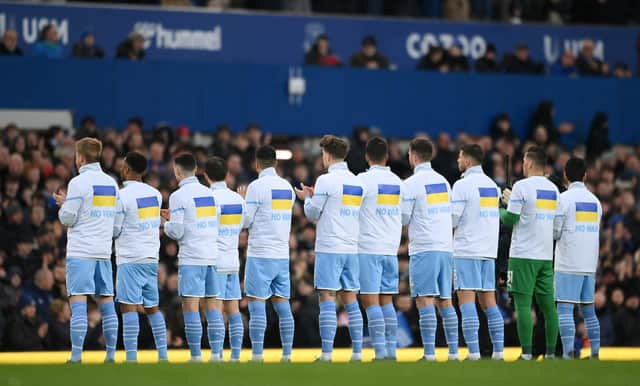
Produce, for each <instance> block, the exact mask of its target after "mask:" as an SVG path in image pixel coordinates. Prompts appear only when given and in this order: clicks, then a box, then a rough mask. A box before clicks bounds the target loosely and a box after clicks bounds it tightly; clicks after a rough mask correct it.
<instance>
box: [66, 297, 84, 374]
mask: <svg viewBox="0 0 640 386" xmlns="http://www.w3.org/2000/svg"><path fill="white" fill-rule="evenodd" d="M87 325H88V323H87V302H73V303H71V323H70V326H71V328H70V331H71V332H70V334H71V361H72V362H80V361H81V360H82V348H83V346H84V337H85V336H86V335H87Z"/></svg>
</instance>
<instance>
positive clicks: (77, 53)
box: [71, 31, 104, 58]
mask: <svg viewBox="0 0 640 386" xmlns="http://www.w3.org/2000/svg"><path fill="white" fill-rule="evenodd" d="M71 56H72V57H74V58H102V57H104V51H103V50H102V48H100V46H98V45H97V44H96V37H95V36H94V35H93V33H92V32H89V31H85V32H83V33H82V36H81V37H80V41H79V42H77V43H76V44H74V45H73V49H72V50H71Z"/></svg>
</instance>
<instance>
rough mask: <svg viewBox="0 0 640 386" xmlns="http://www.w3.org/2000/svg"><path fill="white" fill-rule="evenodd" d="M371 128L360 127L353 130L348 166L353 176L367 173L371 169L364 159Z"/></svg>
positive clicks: (347, 159)
mask: <svg viewBox="0 0 640 386" xmlns="http://www.w3.org/2000/svg"><path fill="white" fill-rule="evenodd" d="M369 136H370V134H369V128H368V127H366V126H358V127H356V128H355V129H353V137H352V138H351V143H350V145H349V152H348V153H347V158H346V159H345V161H347V165H349V170H351V172H352V173H353V174H356V175H357V174H358V173H362V172H364V171H366V170H367V169H368V168H369V165H368V164H367V161H366V160H365V158H364V150H365V147H366V145H367V141H368V140H369Z"/></svg>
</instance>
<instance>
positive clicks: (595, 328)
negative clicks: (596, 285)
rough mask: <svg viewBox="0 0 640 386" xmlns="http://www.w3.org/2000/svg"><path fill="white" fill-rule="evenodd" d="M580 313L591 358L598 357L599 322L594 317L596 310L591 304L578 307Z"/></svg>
mask: <svg viewBox="0 0 640 386" xmlns="http://www.w3.org/2000/svg"><path fill="white" fill-rule="evenodd" d="M580 311H582V316H583V317H584V324H585V327H587V336H588V337H589V345H590V346H591V356H594V355H600V321H599V320H598V317H597V316H596V309H595V307H594V306H593V304H584V305H581V306H580Z"/></svg>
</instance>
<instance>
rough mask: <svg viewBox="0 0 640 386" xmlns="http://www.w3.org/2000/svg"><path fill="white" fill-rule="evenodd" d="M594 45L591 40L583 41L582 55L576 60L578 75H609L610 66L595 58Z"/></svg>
mask: <svg viewBox="0 0 640 386" xmlns="http://www.w3.org/2000/svg"><path fill="white" fill-rule="evenodd" d="M593 50H594V43H593V40H591V39H585V40H583V41H582V48H580V55H578V60H576V68H577V69H578V73H579V74H580V75H584V76H603V75H607V74H608V73H609V65H608V64H607V63H604V62H603V61H602V60H600V59H598V58H596V57H594V56H593Z"/></svg>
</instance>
